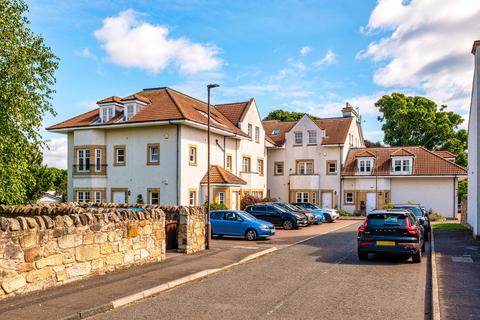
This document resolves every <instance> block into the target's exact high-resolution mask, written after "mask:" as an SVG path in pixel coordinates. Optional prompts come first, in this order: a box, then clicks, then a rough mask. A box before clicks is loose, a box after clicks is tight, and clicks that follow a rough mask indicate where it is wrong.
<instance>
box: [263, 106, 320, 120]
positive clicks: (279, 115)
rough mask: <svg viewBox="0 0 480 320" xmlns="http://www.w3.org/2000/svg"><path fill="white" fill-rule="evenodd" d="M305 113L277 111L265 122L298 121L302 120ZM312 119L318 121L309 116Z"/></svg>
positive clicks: (271, 113) (270, 114)
mask: <svg viewBox="0 0 480 320" xmlns="http://www.w3.org/2000/svg"><path fill="white" fill-rule="evenodd" d="M304 114H305V112H295V111H285V110H282V109H277V110H273V111H270V113H269V114H268V115H267V116H266V117H265V118H264V119H263V120H280V121H297V120H300V118H301V117H303V115H304ZM309 116H310V117H311V118H312V119H318V118H317V117H315V116H312V115H309Z"/></svg>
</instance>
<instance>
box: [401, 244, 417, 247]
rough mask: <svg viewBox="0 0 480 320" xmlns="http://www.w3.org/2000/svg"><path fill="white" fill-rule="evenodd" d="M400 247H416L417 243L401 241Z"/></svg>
mask: <svg viewBox="0 0 480 320" xmlns="http://www.w3.org/2000/svg"><path fill="white" fill-rule="evenodd" d="M398 245H399V246H400V247H415V246H416V244H415V243H399V244H398Z"/></svg>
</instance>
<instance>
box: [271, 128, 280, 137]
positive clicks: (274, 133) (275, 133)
mask: <svg viewBox="0 0 480 320" xmlns="http://www.w3.org/2000/svg"><path fill="white" fill-rule="evenodd" d="M279 133H280V129H278V128H275V129H273V130H272V136H278V134H279Z"/></svg>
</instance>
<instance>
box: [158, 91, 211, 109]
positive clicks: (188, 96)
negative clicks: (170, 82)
mask: <svg viewBox="0 0 480 320" xmlns="http://www.w3.org/2000/svg"><path fill="white" fill-rule="evenodd" d="M165 89H166V90H172V91H173V92H175V93H178V94H179V95H182V96H184V97H186V98H189V99H192V100H195V101H198V102H201V103H203V104H205V105H207V102H205V101H202V100H200V99H197V98H195V97H192V96H190V95H188V94H186V93H183V92H180V91H178V90H175V89H173V88H170V87H165ZM210 105H213V104H210Z"/></svg>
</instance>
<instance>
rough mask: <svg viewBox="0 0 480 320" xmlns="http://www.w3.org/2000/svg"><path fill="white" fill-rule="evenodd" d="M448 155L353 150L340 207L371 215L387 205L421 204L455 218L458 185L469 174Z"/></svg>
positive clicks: (388, 149)
mask: <svg viewBox="0 0 480 320" xmlns="http://www.w3.org/2000/svg"><path fill="white" fill-rule="evenodd" d="M454 157H455V156H454V155H453V154H451V153H450V152H446V151H437V152H434V151H429V150H427V149H425V148H423V147H384V148H352V149H350V151H349V153H348V155H347V158H346V161H345V167H344V170H343V172H342V190H343V193H344V197H343V203H342V205H341V207H342V208H343V209H345V210H348V211H352V212H353V211H363V212H365V211H366V212H369V211H371V210H374V209H379V208H383V206H384V204H385V203H388V202H392V203H418V204H421V205H422V206H424V207H425V208H427V209H431V210H433V211H434V212H438V213H441V214H442V215H444V216H446V217H448V218H454V217H455V216H456V213H457V206H458V200H457V188H458V181H459V180H460V179H464V178H466V176H467V171H466V170H465V169H464V168H463V167H461V166H459V165H457V164H455V162H454V161H455V158H454Z"/></svg>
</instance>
